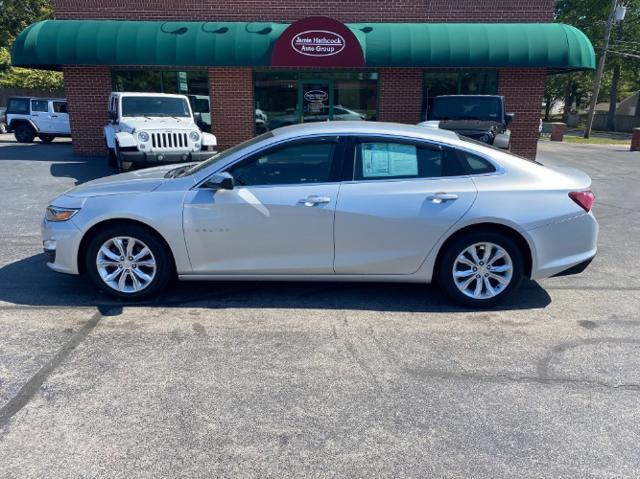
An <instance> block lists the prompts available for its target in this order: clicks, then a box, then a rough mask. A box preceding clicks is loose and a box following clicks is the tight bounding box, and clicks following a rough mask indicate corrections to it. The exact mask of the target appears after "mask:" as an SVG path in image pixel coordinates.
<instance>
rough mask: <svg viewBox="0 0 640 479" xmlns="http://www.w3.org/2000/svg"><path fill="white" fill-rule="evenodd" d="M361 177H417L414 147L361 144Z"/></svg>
mask: <svg viewBox="0 0 640 479" xmlns="http://www.w3.org/2000/svg"><path fill="white" fill-rule="evenodd" d="M362 176H363V177H364V178H381V177H395V176H418V154H417V151H416V147H415V146H413V145H402V144H400V143H363V144H362Z"/></svg>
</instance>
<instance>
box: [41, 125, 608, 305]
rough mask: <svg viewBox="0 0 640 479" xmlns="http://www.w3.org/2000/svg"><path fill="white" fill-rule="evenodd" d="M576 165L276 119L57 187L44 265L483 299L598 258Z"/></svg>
mask: <svg viewBox="0 0 640 479" xmlns="http://www.w3.org/2000/svg"><path fill="white" fill-rule="evenodd" d="M590 185H591V179H590V178H589V177H588V176H587V175H586V174H584V173H582V172H580V171H577V170H572V169H566V168H551V167H546V166H543V165H541V164H540V163H536V162H533V161H528V160H525V159H523V158H520V157H517V156H514V155H512V154H510V153H508V152H505V151H502V150H496V149H493V148H491V147H489V146H487V145H484V144H481V143H476V142H474V141H472V140H469V139H465V138H462V137H459V136H458V135H456V134H455V133H453V132H449V131H443V130H437V129H430V128H424V127H420V126H409V125H400V124H391V123H375V122H326V123H315V124H305V125H297V126H291V127H286V128H281V129H278V130H274V131H271V132H268V133H265V134H263V135H261V136H259V137H256V138H254V139H252V140H249V141H247V142H245V143H242V144H240V145H238V146H236V147H234V148H231V149H229V150H226V151H224V152H222V153H219V154H217V155H216V156H214V157H212V158H211V159H209V160H206V161H204V162H202V163H199V164H191V165H182V166H179V167H176V166H175V165H174V166H162V167H158V168H151V169H147V170H141V171H134V172H131V173H126V174H121V175H116V176H111V177H107V178H102V179H98V180H95V181H91V182H88V183H85V184H83V185H80V186H78V187H76V188H73V189H72V190H69V191H67V192H66V193H64V194H63V195H61V196H59V197H57V198H55V199H54V200H53V201H52V202H51V205H50V206H49V207H48V208H47V211H46V216H45V219H44V221H43V225H42V233H43V246H44V249H45V252H46V254H47V256H48V265H49V267H51V268H52V269H54V270H55V271H59V272H62V273H69V274H86V275H88V276H89V278H91V280H92V281H93V282H94V283H95V284H96V286H98V287H99V288H101V289H103V290H104V291H105V292H107V293H109V294H111V295H112V296H115V297H118V298H125V299H140V298H143V297H148V296H151V295H157V294H158V293H160V291H162V290H163V289H164V288H166V287H167V285H168V284H169V283H170V281H171V280H172V279H173V278H175V277H178V278H180V279H182V280H248V279H250V280H311V281H398V282H417V283H431V282H434V281H436V282H437V283H438V284H439V286H440V287H441V288H442V289H443V290H444V291H445V292H446V293H448V295H449V296H450V297H451V298H452V299H453V300H455V301H457V302H458V303H461V304H463V305H465V306H470V307H489V306H493V305H495V304H496V303H498V302H499V301H501V300H503V299H504V298H505V297H507V296H508V295H509V294H510V293H512V292H513V291H514V290H516V289H517V288H518V286H519V285H520V282H521V280H522V278H523V277H528V278H531V279H534V280H535V279H540V278H546V277H549V276H555V275H563V274H573V273H578V272H580V271H582V270H583V269H584V268H585V267H586V266H587V265H588V264H589V262H590V261H591V260H592V258H593V257H594V255H595V254H596V240H597V235H598V224H597V223H596V220H595V218H594V217H593V214H592V213H591V212H590V210H591V206H592V203H593V200H594V196H593V194H592V192H591V190H590V189H589V188H590Z"/></svg>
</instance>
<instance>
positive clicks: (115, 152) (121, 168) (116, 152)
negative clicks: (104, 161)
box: [114, 142, 133, 173]
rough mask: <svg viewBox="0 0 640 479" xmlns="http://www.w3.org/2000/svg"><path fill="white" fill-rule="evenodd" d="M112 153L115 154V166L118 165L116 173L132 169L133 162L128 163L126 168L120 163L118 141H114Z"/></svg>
mask: <svg viewBox="0 0 640 479" xmlns="http://www.w3.org/2000/svg"><path fill="white" fill-rule="evenodd" d="M114 155H115V156H116V166H117V167H118V173H126V172H128V171H131V170H133V163H132V164H130V165H129V167H127V168H125V167H124V165H123V164H122V156H121V155H120V148H119V145H118V142H116V147H115V148H114Z"/></svg>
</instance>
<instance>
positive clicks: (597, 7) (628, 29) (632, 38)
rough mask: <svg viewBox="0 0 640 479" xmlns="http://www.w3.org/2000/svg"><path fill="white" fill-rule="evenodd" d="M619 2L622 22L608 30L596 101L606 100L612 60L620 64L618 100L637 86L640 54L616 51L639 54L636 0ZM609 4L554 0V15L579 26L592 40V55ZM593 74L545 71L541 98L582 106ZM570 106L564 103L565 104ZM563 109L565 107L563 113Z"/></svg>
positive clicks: (601, 38)
mask: <svg viewBox="0 0 640 479" xmlns="http://www.w3.org/2000/svg"><path fill="white" fill-rule="evenodd" d="M620 3H624V4H625V5H626V6H627V15H626V18H625V20H624V22H622V24H621V25H617V26H616V27H615V28H614V29H613V31H612V34H611V40H610V47H609V53H608V54H607V61H606V64H605V73H604V77H603V82H602V86H601V88H600V95H599V96H598V101H606V102H608V101H609V97H610V95H611V83H612V82H611V79H612V72H613V69H614V66H615V65H616V64H617V65H619V66H620V72H621V76H620V84H619V86H618V92H617V98H618V101H620V100H621V99H624V98H626V97H627V96H629V95H631V94H632V93H633V92H635V91H637V90H639V89H640V58H632V57H628V56H623V55H620V53H629V54H632V55H633V54H636V55H639V56H640V0H625V1H624V2H620ZM610 5H611V2H610V0H558V1H557V2H556V5H555V19H556V21H558V22H562V23H567V24H569V25H573V26H575V27H577V28H579V29H580V30H582V31H583V32H584V33H585V34H586V35H587V36H588V37H589V39H590V40H591V42H592V43H593V46H594V48H595V50H596V55H600V51H601V49H602V44H603V42H604V35H605V28H606V23H607V17H608V14H609V8H610ZM593 78H594V72H576V73H571V74H564V75H562V74H561V75H549V76H547V81H546V85H545V98H546V99H547V100H549V99H551V100H552V101H554V102H557V101H565V102H566V100H570V102H571V103H572V102H574V101H575V102H576V103H577V105H578V107H584V106H586V103H587V102H588V100H589V96H590V93H591V90H592V87H593ZM570 106H571V105H570V104H569V105H566V107H567V108H569V107H570ZM567 113H568V112H567V111H565V115H564V116H565V117H566V114H567Z"/></svg>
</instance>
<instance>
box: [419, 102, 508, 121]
mask: <svg viewBox="0 0 640 479" xmlns="http://www.w3.org/2000/svg"><path fill="white" fill-rule="evenodd" d="M500 105H501V102H500V100H499V99H498V98H477V97H476V98H474V97H465V96H461V97H439V98H438V97H436V98H434V99H433V101H432V103H431V108H429V113H428V119H429V120H479V121H496V122H501V121H502V112H501V111H500Z"/></svg>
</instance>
